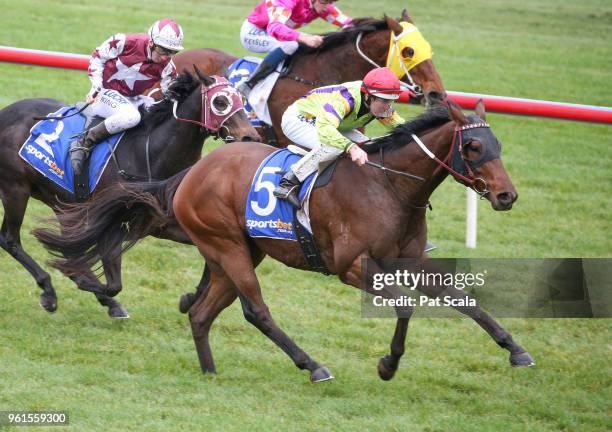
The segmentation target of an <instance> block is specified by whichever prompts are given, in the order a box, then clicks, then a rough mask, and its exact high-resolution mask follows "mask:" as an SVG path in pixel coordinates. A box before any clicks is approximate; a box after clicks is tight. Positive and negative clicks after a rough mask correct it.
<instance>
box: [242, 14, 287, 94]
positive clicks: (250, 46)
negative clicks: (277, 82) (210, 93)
mask: <svg viewBox="0 0 612 432" xmlns="http://www.w3.org/2000/svg"><path fill="white" fill-rule="evenodd" d="M240 41H241V42H242V45H243V46H244V47H245V48H246V49H247V50H249V51H252V52H256V53H264V52H267V53H268V55H266V57H265V58H264V59H263V61H262V62H261V63H260V64H259V66H258V67H257V69H255V71H254V72H253V75H251V76H250V78H249V79H248V80H247V81H245V82H243V83H241V84H240V85H239V86H238V90H239V91H240V92H241V93H242V94H243V95H245V96H246V97H248V96H249V94H250V93H251V90H252V89H253V88H254V87H255V85H257V83H259V82H260V81H262V80H263V79H264V78H266V77H267V76H268V75H270V73H272V72H273V71H274V70H275V69H276V67H277V66H278V65H279V64H280V63H281V62H283V61H284V60H285V59H286V58H287V57H288V56H290V55H291V54H293V53H294V52H295V51H296V50H297V49H298V43H297V41H279V40H276V39H274V38H273V37H272V36H270V35H268V34H267V33H266V32H265V30H262V29H260V28H258V27H257V26H255V25H254V24H252V23H250V22H249V21H248V20H245V22H244V23H243V24H242V29H241V30H240Z"/></svg>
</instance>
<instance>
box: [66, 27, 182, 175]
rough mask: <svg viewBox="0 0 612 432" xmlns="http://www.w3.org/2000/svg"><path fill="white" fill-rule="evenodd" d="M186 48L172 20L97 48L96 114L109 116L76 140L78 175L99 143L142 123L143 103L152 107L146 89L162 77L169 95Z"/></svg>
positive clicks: (91, 96)
mask: <svg viewBox="0 0 612 432" xmlns="http://www.w3.org/2000/svg"><path fill="white" fill-rule="evenodd" d="M182 49H183V30H182V29H181V27H180V26H179V25H178V24H177V23H176V22H175V21H174V20H171V19H162V20H159V21H156V22H155V23H154V24H153V25H152V26H151V28H150V29H149V32H148V33H132V34H124V33H118V34H116V35H114V36H111V37H110V38H108V39H107V40H106V41H104V42H103V43H102V45H100V46H99V47H98V48H96V49H95V51H94V52H93V54H92V55H91V59H90V60H89V69H88V72H89V79H90V80H91V90H90V92H89V93H88V94H87V97H86V102H87V103H89V104H91V113H92V114H94V115H98V116H100V117H104V118H105V119H106V120H104V121H103V122H102V123H100V124H99V125H97V126H95V127H93V128H91V129H89V130H87V131H86V132H85V133H84V134H83V136H82V137H81V138H80V139H79V140H78V141H75V142H73V143H72V144H71V146H70V152H71V159H72V167H73V170H74V172H75V175H80V174H81V171H82V168H83V161H84V160H85V158H86V157H87V155H88V154H89V152H90V151H91V149H92V148H93V146H94V145H95V144H97V143H98V142H100V141H102V140H104V139H105V138H107V137H109V136H110V135H112V134H116V133H119V132H122V131H124V130H126V129H129V128H131V127H134V126H136V125H137V124H138V123H139V122H140V112H139V111H138V107H139V106H141V105H144V106H145V107H147V106H149V105H151V103H152V102H153V99H152V98H150V97H148V96H145V95H144V94H143V93H144V92H145V91H146V90H147V89H149V88H151V87H152V86H153V85H154V84H156V83H157V82H159V81H161V90H162V92H164V93H166V91H167V90H168V86H169V84H170V82H171V80H172V79H173V78H174V77H175V76H176V75H177V73H176V68H175V66H174V63H173V62H172V56H173V55H175V54H176V53H177V52H179V51H180V50H182Z"/></svg>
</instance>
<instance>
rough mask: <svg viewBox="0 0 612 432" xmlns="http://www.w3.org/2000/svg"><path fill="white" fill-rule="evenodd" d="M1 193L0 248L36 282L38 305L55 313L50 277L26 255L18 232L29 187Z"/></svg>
mask: <svg viewBox="0 0 612 432" xmlns="http://www.w3.org/2000/svg"><path fill="white" fill-rule="evenodd" d="M2 192H3V194H2V197H3V198H2V204H3V207H4V219H3V221H2V228H0V247H2V249H4V250H5V251H7V252H8V253H9V254H11V256H12V257H13V258H15V259H16V260H17V261H19V263H20V264H21V265H22V266H23V267H24V268H25V269H26V270H27V271H28V272H30V274H31V275H32V276H33V277H34V280H36V283H37V284H38V286H39V287H40V289H42V291H43V292H42V294H41V295H40V305H41V306H42V307H43V308H44V309H45V310H46V311H47V312H55V311H56V310H57V295H56V294H55V289H53V285H52V284H51V276H49V273H47V272H46V271H44V270H43V269H42V268H41V267H40V266H39V265H38V263H37V262H36V261H34V259H33V258H32V257H31V256H30V255H28V254H27V253H26V251H25V250H24V249H23V246H22V245H21V237H20V234H19V232H20V230H21V224H22V223H23V218H24V216H25V211H26V207H27V203H28V199H29V197H30V189H29V187H24V186H19V185H17V186H13V187H11V189H10V190H3V191H2Z"/></svg>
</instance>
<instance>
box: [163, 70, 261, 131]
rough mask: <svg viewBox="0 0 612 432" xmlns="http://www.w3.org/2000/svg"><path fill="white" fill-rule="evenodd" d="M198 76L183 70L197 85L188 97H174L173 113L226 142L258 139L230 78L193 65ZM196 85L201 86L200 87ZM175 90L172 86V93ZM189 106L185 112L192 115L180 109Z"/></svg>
mask: <svg viewBox="0 0 612 432" xmlns="http://www.w3.org/2000/svg"><path fill="white" fill-rule="evenodd" d="M194 70H195V74H196V75H195V76H194V75H193V74H191V72H189V71H185V72H184V74H185V75H186V76H189V77H190V80H191V81H192V83H197V84H200V85H199V86H198V85H196V86H195V87H194V88H193V89H192V90H191V94H190V95H189V97H187V98H186V99H185V100H184V101H182V102H179V100H178V99H176V98H175V100H174V109H173V112H174V116H175V118H176V119H177V120H179V121H182V122H187V123H193V124H196V125H198V126H200V127H201V128H202V129H203V130H205V131H206V132H207V133H209V134H212V135H214V136H216V137H218V138H221V139H222V140H223V141H225V142H232V141H258V140H259V135H258V134H257V131H256V130H255V129H254V128H253V126H252V125H251V122H250V121H249V119H248V117H247V115H246V112H245V111H244V106H243V104H242V98H241V96H240V94H239V93H238V92H237V90H236V89H235V88H234V87H233V86H232V85H231V84H230V83H229V81H227V79H225V78H223V77H220V76H216V75H212V76H208V75H206V74H204V73H203V72H201V71H200V70H199V69H198V68H197V67H196V66H194ZM196 89H199V91H197V90H196ZM173 93H175V87H174V86H171V88H170V96H171V97H172V95H173ZM183 105H184V106H186V107H187V108H186V109H185V112H189V113H191V115H189V117H195V119H191V118H181V117H180V116H179V115H178V114H177V109H179V108H180V107H182V106H183Z"/></svg>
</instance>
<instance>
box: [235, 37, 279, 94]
mask: <svg viewBox="0 0 612 432" xmlns="http://www.w3.org/2000/svg"><path fill="white" fill-rule="evenodd" d="M287 57H288V56H287V54H285V52H284V51H283V50H282V49H281V48H275V49H273V50H272V51H270V53H269V54H268V55H267V56H266V58H264V59H263V61H262V62H261V63H260V64H259V66H257V69H255V71H254V72H253V75H251V76H250V78H249V79H248V80H247V81H245V82H243V83H241V84H240V85H239V86H238V87H237V89H238V91H239V92H240V93H242V94H243V95H244V97H245V98H247V99H248V98H249V94H251V90H253V88H255V86H256V85H257V84H258V83H259V82H260V81H262V80H263V79H264V78H266V77H267V76H268V75H270V74H271V73H272V72H273V71H274V70H275V69H276V67H277V66H278V65H279V64H280V63H281V62H282V61H284V60H285V59H286V58H287Z"/></svg>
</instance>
